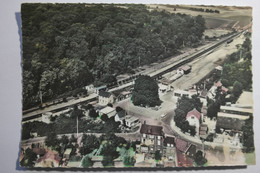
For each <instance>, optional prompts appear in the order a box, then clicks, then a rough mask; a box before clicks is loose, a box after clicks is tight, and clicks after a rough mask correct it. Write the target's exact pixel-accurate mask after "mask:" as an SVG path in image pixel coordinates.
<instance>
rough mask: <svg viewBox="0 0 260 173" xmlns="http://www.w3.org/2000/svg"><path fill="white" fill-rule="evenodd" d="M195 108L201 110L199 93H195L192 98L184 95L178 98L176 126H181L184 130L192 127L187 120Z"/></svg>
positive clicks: (186, 130)
mask: <svg viewBox="0 0 260 173" xmlns="http://www.w3.org/2000/svg"><path fill="white" fill-rule="evenodd" d="M194 108H195V109H196V110H198V111H199V112H200V111H201V108H202V102H201V101H200V99H199V98H198V96H197V95H193V96H192V98H189V97H185V96H183V97H181V98H180V99H178V102H177V108H176V109H175V116H174V121H175V123H176V126H177V127H179V128H181V130H182V131H183V132H188V130H189V129H190V127H189V124H188V122H185V121H186V115H187V113H188V112H189V111H191V110H193V109H194Z"/></svg>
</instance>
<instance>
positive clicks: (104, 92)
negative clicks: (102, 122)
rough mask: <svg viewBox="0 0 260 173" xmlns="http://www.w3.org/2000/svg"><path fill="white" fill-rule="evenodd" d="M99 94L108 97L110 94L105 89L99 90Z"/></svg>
mask: <svg viewBox="0 0 260 173" xmlns="http://www.w3.org/2000/svg"><path fill="white" fill-rule="evenodd" d="M98 95H99V96H102V97H106V98H108V97H110V96H111V93H110V92H106V91H99V94H98Z"/></svg>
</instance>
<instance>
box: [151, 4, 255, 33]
mask: <svg viewBox="0 0 260 173" xmlns="http://www.w3.org/2000/svg"><path fill="white" fill-rule="evenodd" d="M148 6H149V8H150V9H151V10H154V9H156V10H166V11H169V12H170V13H184V14H188V15H191V16H197V15H202V16H203V17H204V18H205V20H206V27H207V29H225V30H232V29H242V28H243V27H246V26H248V25H250V24H251V19H252V8H251V7H227V6H204V5H200V6H190V5H157V4H153V5H148ZM191 8H193V9H194V8H196V9H204V11H205V10H206V9H211V10H218V11H219V13H206V12H201V11H194V10H191ZM217 32H218V31H217ZM205 33H207V32H205Z"/></svg>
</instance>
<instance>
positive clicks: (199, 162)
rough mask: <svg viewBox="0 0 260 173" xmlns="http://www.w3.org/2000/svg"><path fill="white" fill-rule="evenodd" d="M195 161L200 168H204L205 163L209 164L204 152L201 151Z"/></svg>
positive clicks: (197, 153)
mask: <svg viewBox="0 0 260 173" xmlns="http://www.w3.org/2000/svg"><path fill="white" fill-rule="evenodd" d="M194 161H195V163H196V164H197V165H198V166H203V165H204V164H205V163H207V159H205V157H204V156H203V153H202V151H200V150H199V151H197V152H196V154H195V158H194Z"/></svg>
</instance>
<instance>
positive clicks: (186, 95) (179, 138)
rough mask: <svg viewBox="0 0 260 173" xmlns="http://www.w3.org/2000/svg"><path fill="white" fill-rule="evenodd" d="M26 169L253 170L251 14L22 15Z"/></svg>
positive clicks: (215, 9)
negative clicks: (222, 168)
mask: <svg viewBox="0 0 260 173" xmlns="http://www.w3.org/2000/svg"><path fill="white" fill-rule="evenodd" d="M21 17H22V53H23V58H22V68H23V73H22V76H23V114H22V136H21V144H20V146H21V149H20V155H19V163H20V166H21V167H24V168H132V167H138V168H144V167H147V168H162V169H163V168H167V167H168V168H169V167H170V168H176V167H212V166H247V165H254V164H255V147H254V132H253V124H254V123H253V121H254V116H253V89H252V82H253V81H252V54H251V49H252V44H251V35H252V20H253V19H252V8H251V7H235V6H204V5H200V6H194V5H160V4H47V3H46V4H37V3H25V4H22V6H21Z"/></svg>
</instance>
